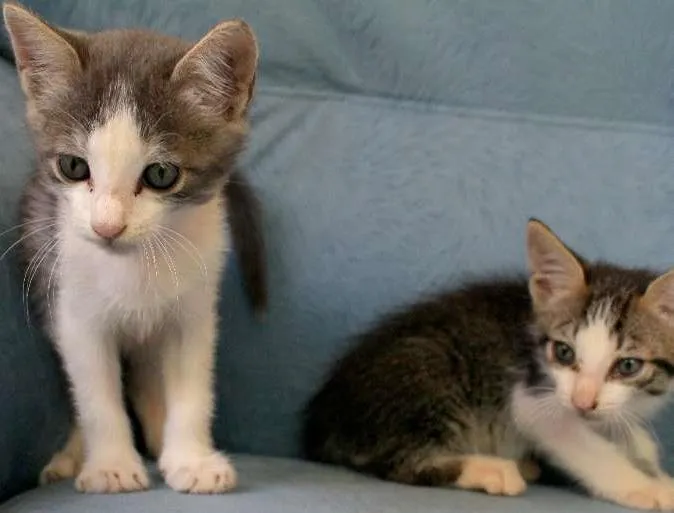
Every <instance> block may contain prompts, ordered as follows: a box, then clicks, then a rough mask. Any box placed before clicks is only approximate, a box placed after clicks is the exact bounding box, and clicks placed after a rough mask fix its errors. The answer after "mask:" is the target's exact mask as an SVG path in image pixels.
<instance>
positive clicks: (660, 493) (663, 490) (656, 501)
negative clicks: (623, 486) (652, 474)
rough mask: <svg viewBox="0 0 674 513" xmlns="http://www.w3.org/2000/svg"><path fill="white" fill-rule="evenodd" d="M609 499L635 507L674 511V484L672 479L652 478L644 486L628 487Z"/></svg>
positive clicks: (622, 504)
mask: <svg viewBox="0 0 674 513" xmlns="http://www.w3.org/2000/svg"><path fill="white" fill-rule="evenodd" d="M609 499H612V500H613V501H614V502H616V503H618V504H620V505H621V506H626V507H628V508H633V509H646V510H655V511H674V485H672V482H671V481H670V480H664V479H661V480H651V481H649V482H647V484H646V485H644V486H641V487H639V488H636V489H634V488H633V489H627V490H625V491H623V492H620V493H618V494H617V495H616V496H615V497H609Z"/></svg>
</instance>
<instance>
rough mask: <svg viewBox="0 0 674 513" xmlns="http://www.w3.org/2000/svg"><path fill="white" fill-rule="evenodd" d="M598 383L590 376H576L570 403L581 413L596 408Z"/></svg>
mask: <svg viewBox="0 0 674 513" xmlns="http://www.w3.org/2000/svg"><path fill="white" fill-rule="evenodd" d="M599 387H600V385H599V384H598V383H597V382H596V380H595V379H594V378H593V377H591V376H583V375H580V376H578V378H577V380H576V384H575V387H574V389H573V393H572V394H571V404H573V406H574V407H575V408H576V409H577V410H578V411H580V412H582V413H589V412H591V411H593V410H596V409H597V402H598V397H599Z"/></svg>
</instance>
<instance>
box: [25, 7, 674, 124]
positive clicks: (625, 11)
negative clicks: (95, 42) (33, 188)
mask: <svg viewBox="0 0 674 513" xmlns="http://www.w3.org/2000/svg"><path fill="white" fill-rule="evenodd" d="M24 3H25V4H26V5H30V6H32V7H34V8H35V9H36V10H37V11H39V12H41V13H44V15H45V16H47V17H48V18H49V19H51V20H54V21H56V22H58V23H62V24H67V25H72V26H77V27H78V28H101V27H110V26H116V27H120V26H128V25H134V26H141V25H142V26H149V27H153V28H155V29H159V30H164V31H166V32H169V33H172V34H177V35H181V36H185V37H189V38H197V37H200V36H201V35H202V34H203V33H204V32H205V31H206V30H208V29H209V28H210V27H211V25H213V24H215V23H216V22H217V21H218V20H219V19H221V18H230V17H234V16H242V17H244V18H245V19H246V20H248V21H249V22H250V23H251V24H252V25H253V27H254V28H255V30H256V32H257V33H258V35H259V37H260V42H261V51H262V55H263V60H262V68H261V69H262V73H261V74H260V79H261V83H262V84H274V85H285V86H289V87H309V88H312V89H316V88H320V89H329V90H337V91H340V92H358V93H363V94H367V95H383V96H394V97H396V98H410V99H425V100H428V101H433V102H441V103H447V104H449V105H452V106H461V107H478V108H488V109H495V110H508V111H511V112H512V111H514V112H535V113H538V114H551V115H562V116H579V117H585V116H591V117H598V118H603V119H612V120H626V121H633V122H634V121H636V122H645V123H658V124H669V123H670V122H671V121H672V108H671V102H670V98H671V86H672V83H674V38H672V37H671V33H672V30H671V20H672V19H674V3H673V2H671V1H669V0H650V1H649V2H647V3H644V2H643V1H640V0H593V1H587V0H546V1H544V2H542V1H540V0H508V1H501V2H495V1H494V0H470V1H466V0H443V1H436V0H415V1H413V2H410V1H409V0H340V1H338V2H336V1H334V0H283V1H282V2H280V1H278V0H148V1H143V2H139V1H137V0H24Z"/></svg>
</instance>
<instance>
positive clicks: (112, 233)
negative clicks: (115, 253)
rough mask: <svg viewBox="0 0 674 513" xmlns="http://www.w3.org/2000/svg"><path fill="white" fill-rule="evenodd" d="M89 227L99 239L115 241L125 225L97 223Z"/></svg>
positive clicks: (124, 228)
mask: <svg viewBox="0 0 674 513" xmlns="http://www.w3.org/2000/svg"><path fill="white" fill-rule="evenodd" d="M91 227H92V228H93V229H94V231H95V232H96V234H97V235H98V236H99V237H101V238H103V239H107V240H114V239H116V238H117V237H119V236H120V235H121V234H122V233H124V230H126V225H125V224H113V223H99V224H92V225H91Z"/></svg>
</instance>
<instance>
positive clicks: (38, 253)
mask: <svg viewBox="0 0 674 513" xmlns="http://www.w3.org/2000/svg"><path fill="white" fill-rule="evenodd" d="M53 242H54V241H52V240H48V241H46V242H44V243H43V244H42V245H41V246H40V247H39V248H38V249H37V250H36V251H35V254H34V255H33V257H32V258H31V259H30V261H29V262H28V265H27V266H26V269H25V270H24V272H23V283H22V284H21V294H22V295H23V297H24V302H25V300H26V284H27V283H28V277H29V276H30V275H31V274H32V272H33V266H34V265H35V264H36V262H37V261H38V259H39V258H40V257H41V256H42V252H43V251H45V250H47V248H48V247H49V246H50V245H51V244H52V243H53Z"/></svg>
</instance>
